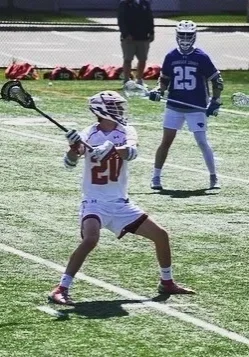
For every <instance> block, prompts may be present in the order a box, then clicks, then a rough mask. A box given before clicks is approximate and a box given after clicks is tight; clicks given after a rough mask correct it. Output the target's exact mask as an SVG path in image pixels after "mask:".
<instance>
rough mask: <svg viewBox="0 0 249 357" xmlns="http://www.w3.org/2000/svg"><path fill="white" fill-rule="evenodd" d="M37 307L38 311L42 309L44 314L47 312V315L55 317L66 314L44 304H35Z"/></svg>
mask: <svg viewBox="0 0 249 357" xmlns="http://www.w3.org/2000/svg"><path fill="white" fill-rule="evenodd" d="M37 309H38V310H40V311H42V312H45V313H46V314H49V315H51V316H56V317H63V316H66V315H65V314H63V313H62V312H60V311H57V310H55V309H52V308H51V307H49V306H46V305H43V306H37Z"/></svg>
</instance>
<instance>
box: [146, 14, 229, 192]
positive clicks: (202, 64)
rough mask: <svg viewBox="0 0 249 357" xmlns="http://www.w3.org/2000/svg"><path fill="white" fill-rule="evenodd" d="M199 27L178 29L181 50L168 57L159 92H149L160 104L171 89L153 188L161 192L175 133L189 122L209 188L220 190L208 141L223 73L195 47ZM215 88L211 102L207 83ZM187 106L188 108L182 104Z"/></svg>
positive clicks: (188, 25) (185, 24)
mask: <svg viewBox="0 0 249 357" xmlns="http://www.w3.org/2000/svg"><path fill="white" fill-rule="evenodd" d="M196 31H197V28H196V24H195V23H194V22H192V21H188V20H182V21H180V22H179V23H178V24H177V27H176V40H177V44H178V48H175V49H174V50H172V51H170V52H169V53H167V55H166V56H165V60H164V63H163V65H162V71H161V76H160V89H159V90H152V91H151V92H150V97H149V98H150V99H151V100H153V101H159V100H160V98H161V95H162V94H163V93H164V92H165V91H166V90H167V89H168V100H167V105H166V110H165V114H164V122H163V127H164V132H163V138H162V142H161V144H160V146H159V147H158V149H157V152H156V157H155V164H154V172H153V177H152V181H151V188H152V189H155V190H162V184H161V178H160V177H161V171H162V167H163V165H164V163H165V160H166V158H167V155H168V151H169V148H170V146H171V144H172V143H173V141H174V138H175V136H176V133H177V131H178V130H181V128H182V126H183V124H184V122H185V121H186V122H187V125H188V128H189V131H191V132H193V134H194V138H195V140H196V143H197V145H198V146H199V148H200V149H201V152H202V155H203V158H204V160H205V163H206V166H207V168H208V171H209V174H210V186H209V188H211V189H212V188H219V183H218V178H217V175H216V168H215V163H214V155H213V150H212V149H211V147H210V145H209V143H208V141H207V135H206V130H207V117H208V116H210V115H214V116H216V115H217V114H218V111H219V107H220V105H221V100H220V94H221V91H222V90H223V80H222V77H221V74H220V71H218V70H217V68H216V67H215V66H214V64H213V63H212V61H211V59H210V58H209V56H208V55H207V54H206V53H205V52H203V51H202V50H200V49H199V48H195V47H194V43H195V39H196ZM209 81H210V82H211V84H212V98H211V100H209V88H208V82H209ZM180 102H182V103H186V104H180Z"/></svg>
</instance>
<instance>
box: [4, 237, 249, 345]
mask: <svg viewBox="0 0 249 357" xmlns="http://www.w3.org/2000/svg"><path fill="white" fill-rule="evenodd" d="M0 250H2V251H4V252H7V253H11V254H15V255H17V256H19V257H22V258H24V259H28V260H31V261H33V262H35V263H38V264H41V265H44V266H46V267H48V268H51V269H54V270H56V271H58V272H60V273H63V272H64V270H65V268H64V267H63V266H62V265H59V264H56V263H53V262H51V261H50V260H47V259H43V258H41V257H38V256H36V255H33V254H30V253H26V252H23V251H22V250H19V249H16V248H13V247H10V246H8V245H6V244H1V243H0ZM76 278H77V279H79V280H83V281H86V282H88V283H90V284H92V285H95V286H98V287H100V288H103V289H105V290H108V291H110V292H112V293H115V294H117V295H119V296H122V297H124V298H126V299H132V300H140V301H141V302H142V303H143V304H144V306H145V307H149V308H151V309H153V310H156V311H159V312H161V313H164V314H166V315H168V316H172V317H175V318H177V319H178V320H180V321H184V322H186V323H189V324H191V325H194V326H197V327H200V328H202V329H204V330H206V331H210V332H213V333H215V334H217V335H220V336H222V337H225V338H228V339H230V340H233V341H236V342H240V343H243V344H245V345H248V346H249V339H248V338H246V337H245V336H242V335H239V334H238V333H236V332H232V331H229V330H226V329H225V328H222V327H219V326H216V325H214V324H211V323H209V322H206V321H204V320H201V319H199V318H197V317H193V316H191V315H188V314H186V313H184V312H180V311H177V310H176V309H173V308H171V307H169V306H167V305H164V304H160V303H158V302H154V301H150V300H149V299H148V298H147V297H146V296H142V295H138V294H135V293H133V292H132V291H129V290H126V289H123V288H120V287H118V286H115V285H112V284H110V283H106V282H105V281H103V280H99V279H96V278H92V277H90V276H87V275H85V274H83V273H77V274H76ZM43 311H44V310H43Z"/></svg>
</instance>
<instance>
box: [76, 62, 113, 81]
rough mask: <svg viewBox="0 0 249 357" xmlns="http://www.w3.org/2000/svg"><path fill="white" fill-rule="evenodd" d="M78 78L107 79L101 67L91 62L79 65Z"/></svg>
mask: <svg viewBox="0 0 249 357" xmlns="http://www.w3.org/2000/svg"><path fill="white" fill-rule="evenodd" d="M78 79H88V80H89V79H98V80H102V79H107V73H106V71H105V69H104V68H103V67H99V66H94V65H92V64H86V65H85V66H83V67H81V69H80V71H79V74H78Z"/></svg>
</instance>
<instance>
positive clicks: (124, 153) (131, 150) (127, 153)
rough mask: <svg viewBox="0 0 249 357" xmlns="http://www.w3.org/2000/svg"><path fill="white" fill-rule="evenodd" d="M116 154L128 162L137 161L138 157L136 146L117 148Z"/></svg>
mask: <svg viewBox="0 0 249 357" xmlns="http://www.w3.org/2000/svg"><path fill="white" fill-rule="evenodd" d="M116 152H117V154H118V155H119V156H120V157H121V159H123V160H127V161H131V160H135V158H136V157H137V147H136V146H120V147H117V148H116Z"/></svg>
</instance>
